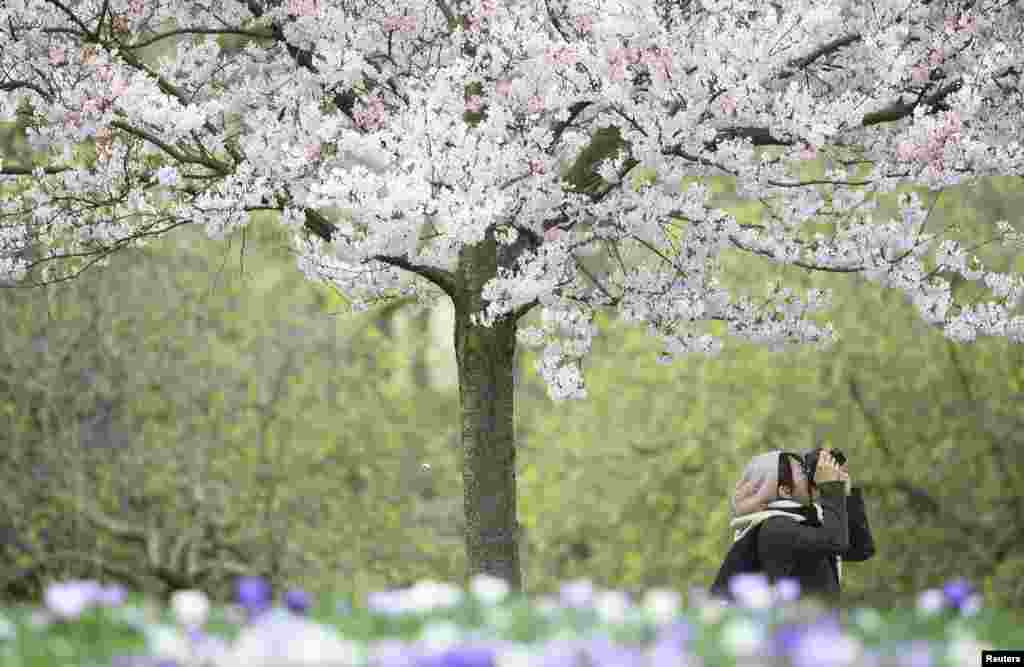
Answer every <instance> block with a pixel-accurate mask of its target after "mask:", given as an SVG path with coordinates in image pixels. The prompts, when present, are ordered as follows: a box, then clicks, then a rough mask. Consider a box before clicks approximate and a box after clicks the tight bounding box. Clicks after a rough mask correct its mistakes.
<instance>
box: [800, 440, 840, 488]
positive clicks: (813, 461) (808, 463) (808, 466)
mask: <svg viewBox="0 0 1024 667" xmlns="http://www.w3.org/2000/svg"><path fill="white" fill-rule="evenodd" d="M822 451H824V450H823V449H822V448H821V447H818V448H817V449H812V450H811V451H809V452H807V453H806V454H804V457H803V461H804V475H806V476H807V479H808V480H810V482H811V484H814V473H815V472H816V471H817V470H818V458H819V457H820V456H821V452H822ZM831 454H832V458H834V459H835V460H836V465H840V466H841V465H843V464H844V463H846V455H845V454H843V453H842V452H841V451H839V450H838V449H833V450H831Z"/></svg>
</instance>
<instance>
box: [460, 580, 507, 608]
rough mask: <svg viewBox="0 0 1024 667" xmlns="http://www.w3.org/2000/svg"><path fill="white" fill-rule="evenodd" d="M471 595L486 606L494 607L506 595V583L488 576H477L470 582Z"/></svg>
mask: <svg viewBox="0 0 1024 667" xmlns="http://www.w3.org/2000/svg"><path fill="white" fill-rule="evenodd" d="M469 587H470V590H471V591H472V592H473V595H475V596H476V597H477V599H479V600H480V601H481V602H483V603H484V604H487V605H496V604H498V603H500V602H501V601H502V600H504V599H505V597H506V596H507V595H508V583H507V582H506V581H505V580H504V579H499V578H498V577H492V576H491V575H489V574H478V575H476V576H475V577H473V578H472V579H471V580H470V583H469Z"/></svg>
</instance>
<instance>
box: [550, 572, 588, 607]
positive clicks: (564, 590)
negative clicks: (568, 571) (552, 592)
mask: <svg viewBox="0 0 1024 667" xmlns="http://www.w3.org/2000/svg"><path fill="white" fill-rule="evenodd" d="M558 600H559V602H561V603H562V604H563V605H564V606H566V607H571V608H573V609H583V608H586V607H589V606H590V604H591V603H592V602H593V600H594V584H592V583H591V582H590V581H589V580H587V579H578V580H576V581H570V582H567V583H564V584H562V585H561V586H560V587H559V589H558Z"/></svg>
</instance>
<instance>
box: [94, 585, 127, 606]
mask: <svg viewBox="0 0 1024 667" xmlns="http://www.w3.org/2000/svg"><path fill="white" fill-rule="evenodd" d="M127 594H128V593H127V591H126V590H125V588H124V586H122V585H120V584H113V585H111V586H104V587H103V588H101V589H100V591H99V593H98V595H97V596H96V602H97V603H99V604H101V605H103V606H104V607H119V606H121V605H122V604H124V599H125V596H127Z"/></svg>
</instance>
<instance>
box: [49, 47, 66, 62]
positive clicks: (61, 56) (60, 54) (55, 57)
mask: <svg viewBox="0 0 1024 667" xmlns="http://www.w3.org/2000/svg"><path fill="white" fill-rule="evenodd" d="M67 61H68V57H67V50H66V49H65V48H64V47H63V46H51V47H50V64H51V65H63V64H64V63H66V62H67Z"/></svg>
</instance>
